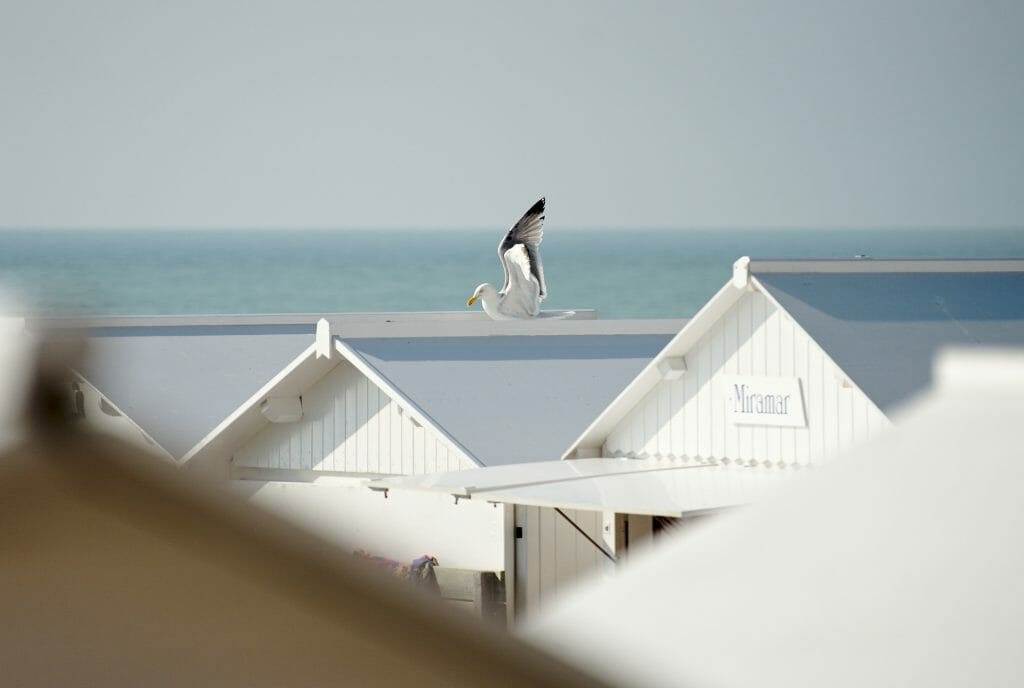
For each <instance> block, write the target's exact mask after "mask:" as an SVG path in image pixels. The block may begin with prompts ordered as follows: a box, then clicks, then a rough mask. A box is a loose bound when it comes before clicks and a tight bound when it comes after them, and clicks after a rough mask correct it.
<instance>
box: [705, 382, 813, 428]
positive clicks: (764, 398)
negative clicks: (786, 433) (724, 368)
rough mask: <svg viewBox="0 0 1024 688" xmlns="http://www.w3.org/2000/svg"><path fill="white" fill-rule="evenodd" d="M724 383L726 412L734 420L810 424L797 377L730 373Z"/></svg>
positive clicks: (733, 421) (797, 426) (790, 426)
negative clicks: (751, 375)
mask: <svg viewBox="0 0 1024 688" xmlns="http://www.w3.org/2000/svg"><path fill="white" fill-rule="evenodd" d="M723 384H724V385H725V390H724V392H725V409H726V410H725V413H726V416H727V417H728V418H729V420H730V421H731V422H732V423H733V424H735V425H774V426H778V427H785V428H805V427H807V416H806V415H805V414H804V397H803V394H802V393H801V389H800V380H799V379H798V378H795V377H750V376H745V375H744V376H740V375H729V376H724V377H723Z"/></svg>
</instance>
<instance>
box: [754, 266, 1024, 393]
mask: <svg viewBox="0 0 1024 688" xmlns="http://www.w3.org/2000/svg"><path fill="white" fill-rule="evenodd" d="M911 267H912V266H908V269H909V268H911ZM755 276H756V278H757V280H758V282H760V283H761V284H762V285H763V286H764V287H765V288H766V289H767V290H768V292H769V293H770V294H771V295H772V297H774V298H775V299H776V300H777V301H778V302H779V304H780V305H781V306H782V307H783V308H785V309H786V311H788V312H789V314H790V315H791V316H792V317H793V318H794V319H795V320H796V321H797V322H798V323H799V324H800V326H801V327H803V328H804V329H805V330H806V331H807V333H808V334H809V335H810V336H811V338H813V339H814V340H815V341H816V342H817V343H818V344H819V345H820V346H821V347H822V348H823V349H824V350H825V351H826V353H828V355H829V356H831V357H832V359H833V360H834V361H835V362H836V363H837V364H838V365H839V367H840V368H842V369H843V370H844V371H845V372H846V374H847V375H849V376H850V378H851V379H852V380H853V381H854V382H855V383H856V384H857V385H858V386H859V387H860V388H861V389H862V390H864V393H865V394H867V395H868V397H870V398H871V399H872V401H874V402H875V403H876V404H877V405H878V407H879V408H880V409H882V411H884V412H888V411H890V410H891V409H892V407H893V406H896V405H898V404H899V403H900V402H902V401H904V400H906V399H907V398H908V397H910V396H912V395H913V394H915V393H916V392H918V391H920V390H922V389H924V388H925V387H926V386H928V384H929V383H930V382H931V370H932V367H931V366H932V359H933V358H934V356H935V353H936V352H937V351H938V350H939V349H940V348H942V347H945V346H950V345H960V346H970V345H989V346H1024V271H1021V272H910V271H907V272H888V273H877V272H875V273H859V274H858V273H821V272H805V273H755Z"/></svg>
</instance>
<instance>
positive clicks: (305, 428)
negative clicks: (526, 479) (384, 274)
mask: <svg viewBox="0 0 1024 688" xmlns="http://www.w3.org/2000/svg"><path fill="white" fill-rule="evenodd" d="M334 350H335V351H337V352H338V353H340V354H341V355H340V356H325V355H324V352H323V347H322V345H320V346H318V345H317V344H314V345H313V346H310V347H309V348H308V349H307V350H306V351H304V352H303V353H302V354H301V355H299V356H298V357H297V358H296V359H295V360H294V361H292V362H291V363H290V364H289V365H288V366H286V367H285V368H284V370H282V371H281V372H280V373H279V374H278V375H276V376H275V377H274V378H273V379H272V380H271V381H270V382H268V383H267V384H266V385H264V386H263V387H262V388H261V389H260V390H259V391H258V392H257V393H256V394H254V395H253V396H252V397H251V398H250V399H249V400H248V401H246V402H245V404H243V405H242V406H241V407H239V408H238V409H237V410H236V411H235V412H234V413H232V414H231V415H230V416H228V418H226V419H225V420H224V421H223V422H221V423H220V425H218V426H217V428H215V429H214V430H213V431H212V432H211V433H210V434H209V435H208V436H207V437H206V438H204V439H203V440H202V441H201V442H200V443H198V444H197V445H196V446H195V447H194V448H193V449H192V450H191V451H189V452H188V454H186V455H185V457H184V458H183V460H182V465H183V466H185V467H187V468H190V469H198V470H201V471H203V472H205V473H206V474H208V475H211V476H215V477H218V476H219V477H220V478H227V477H231V475H232V474H239V473H245V474H248V475H250V476H253V475H254V474H263V475H269V474H271V473H273V474H279V473H282V472H283V473H285V474H291V475H303V479H308V477H310V475H312V476H313V477H315V475H316V474H324V475H329V474H374V475H377V474H403V473H407V472H408V473H426V472H433V471H443V470H459V469H463V468H476V467H477V466H478V465H479V464H477V463H476V462H475V461H474V460H473V459H472V458H471V456H470V455H469V453H468V452H467V451H466V450H465V449H464V448H463V447H461V446H460V445H459V444H458V443H457V442H456V441H455V440H454V439H453V438H451V437H450V436H449V435H447V434H446V433H445V432H444V431H443V429H441V428H439V427H438V426H437V425H436V423H434V421H433V420H432V419H431V418H430V417H429V415H427V414H426V413H425V412H423V411H422V410H421V409H419V408H418V407H417V406H416V405H415V404H414V403H412V402H411V401H410V400H408V399H407V398H406V397H405V396H404V395H403V394H402V393H401V392H400V391H399V390H397V389H396V388H395V387H394V386H393V385H391V384H390V382H389V381H388V380H387V379H385V378H383V377H382V376H381V375H379V373H377V371H375V370H374V369H373V368H372V367H371V366H369V365H368V364H367V363H366V362H365V361H363V360H362V358H361V357H360V356H359V355H358V354H357V353H356V352H354V351H353V350H352V349H351V348H350V347H348V346H347V345H345V343H344V342H343V341H341V340H335V341H334ZM274 397H278V398H280V397H286V398H292V399H296V400H299V402H300V408H301V418H299V419H297V420H294V421H292V422H280V423H272V422H270V421H269V420H268V419H267V418H266V417H265V416H264V415H263V413H261V407H262V406H263V404H264V403H265V402H266V401H267V400H268V399H269V398H274ZM268 472H269V473H268ZM278 477H280V476H278Z"/></svg>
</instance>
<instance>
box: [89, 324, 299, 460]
mask: <svg viewBox="0 0 1024 688" xmlns="http://www.w3.org/2000/svg"><path fill="white" fill-rule="evenodd" d="M313 332H314V325H312V324H294V325H292V324H286V325H180V326H127V327H101V328H95V329H91V330H89V331H88V332H87V335H88V339H87V342H88V346H89V349H88V356H87V359H86V361H85V362H84V364H83V365H82V366H81V367H80V370H79V372H80V373H81V374H82V375H83V377H85V378H86V379H87V380H88V381H89V382H90V383H91V384H92V385H94V386H95V387H96V388H97V389H98V390H99V391H100V393H101V394H103V395H104V396H105V397H107V398H108V399H110V401H112V402H113V403H114V404H116V405H117V406H118V407H119V408H120V409H121V410H122V411H124V412H125V413H126V414H128V416H129V417H131V419H132V420H133V421H135V422H136V423H137V424H138V425H139V426H140V427H141V428H142V429H143V430H145V431H146V432H147V433H149V435H150V436H151V437H152V438H153V439H154V440H156V441H157V443H159V444H160V446H162V447H163V448H164V449H166V450H167V451H168V452H169V453H170V454H171V455H172V456H173V457H174V458H176V459H179V458H181V457H182V456H183V455H184V454H185V452H187V451H188V450H189V449H191V448H192V447H193V446H194V445H195V444H196V443H197V442H198V441H199V440H201V439H203V437H205V436H206V435H207V434H208V433H209V432H210V431H211V430H213V429H214V427H216V426H217V424H218V423H220V422H221V421H222V420H224V419H225V418H226V417H227V416H228V415H230V414H231V413H232V412H233V411H234V410H235V409H237V408H238V407H239V406H241V405H242V403H244V402H245V401H246V400H247V399H248V398H249V397H251V396H252V395H253V394H255V393H256V392H257V391H258V390H259V389H260V387H262V386H263V385H264V384H265V383H267V382H268V381H269V380H270V379H271V378H273V377H274V376H275V375H277V374H278V373H279V372H280V371H281V370H282V369H283V368H284V367H285V366H286V365H287V364H288V363H289V362H290V361H292V360H294V359H295V357H296V356H298V355H299V354H301V353H302V352H303V351H304V350H305V349H306V348H307V347H309V345H310V344H312V343H313Z"/></svg>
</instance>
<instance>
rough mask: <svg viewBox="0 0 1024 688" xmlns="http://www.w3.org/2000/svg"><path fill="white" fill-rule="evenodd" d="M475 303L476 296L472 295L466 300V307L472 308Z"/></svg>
mask: <svg viewBox="0 0 1024 688" xmlns="http://www.w3.org/2000/svg"><path fill="white" fill-rule="evenodd" d="M474 303H476V297H475V296H470V297H469V300H468V301H466V308H470V307H471V306H472V305H473V304H474Z"/></svg>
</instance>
